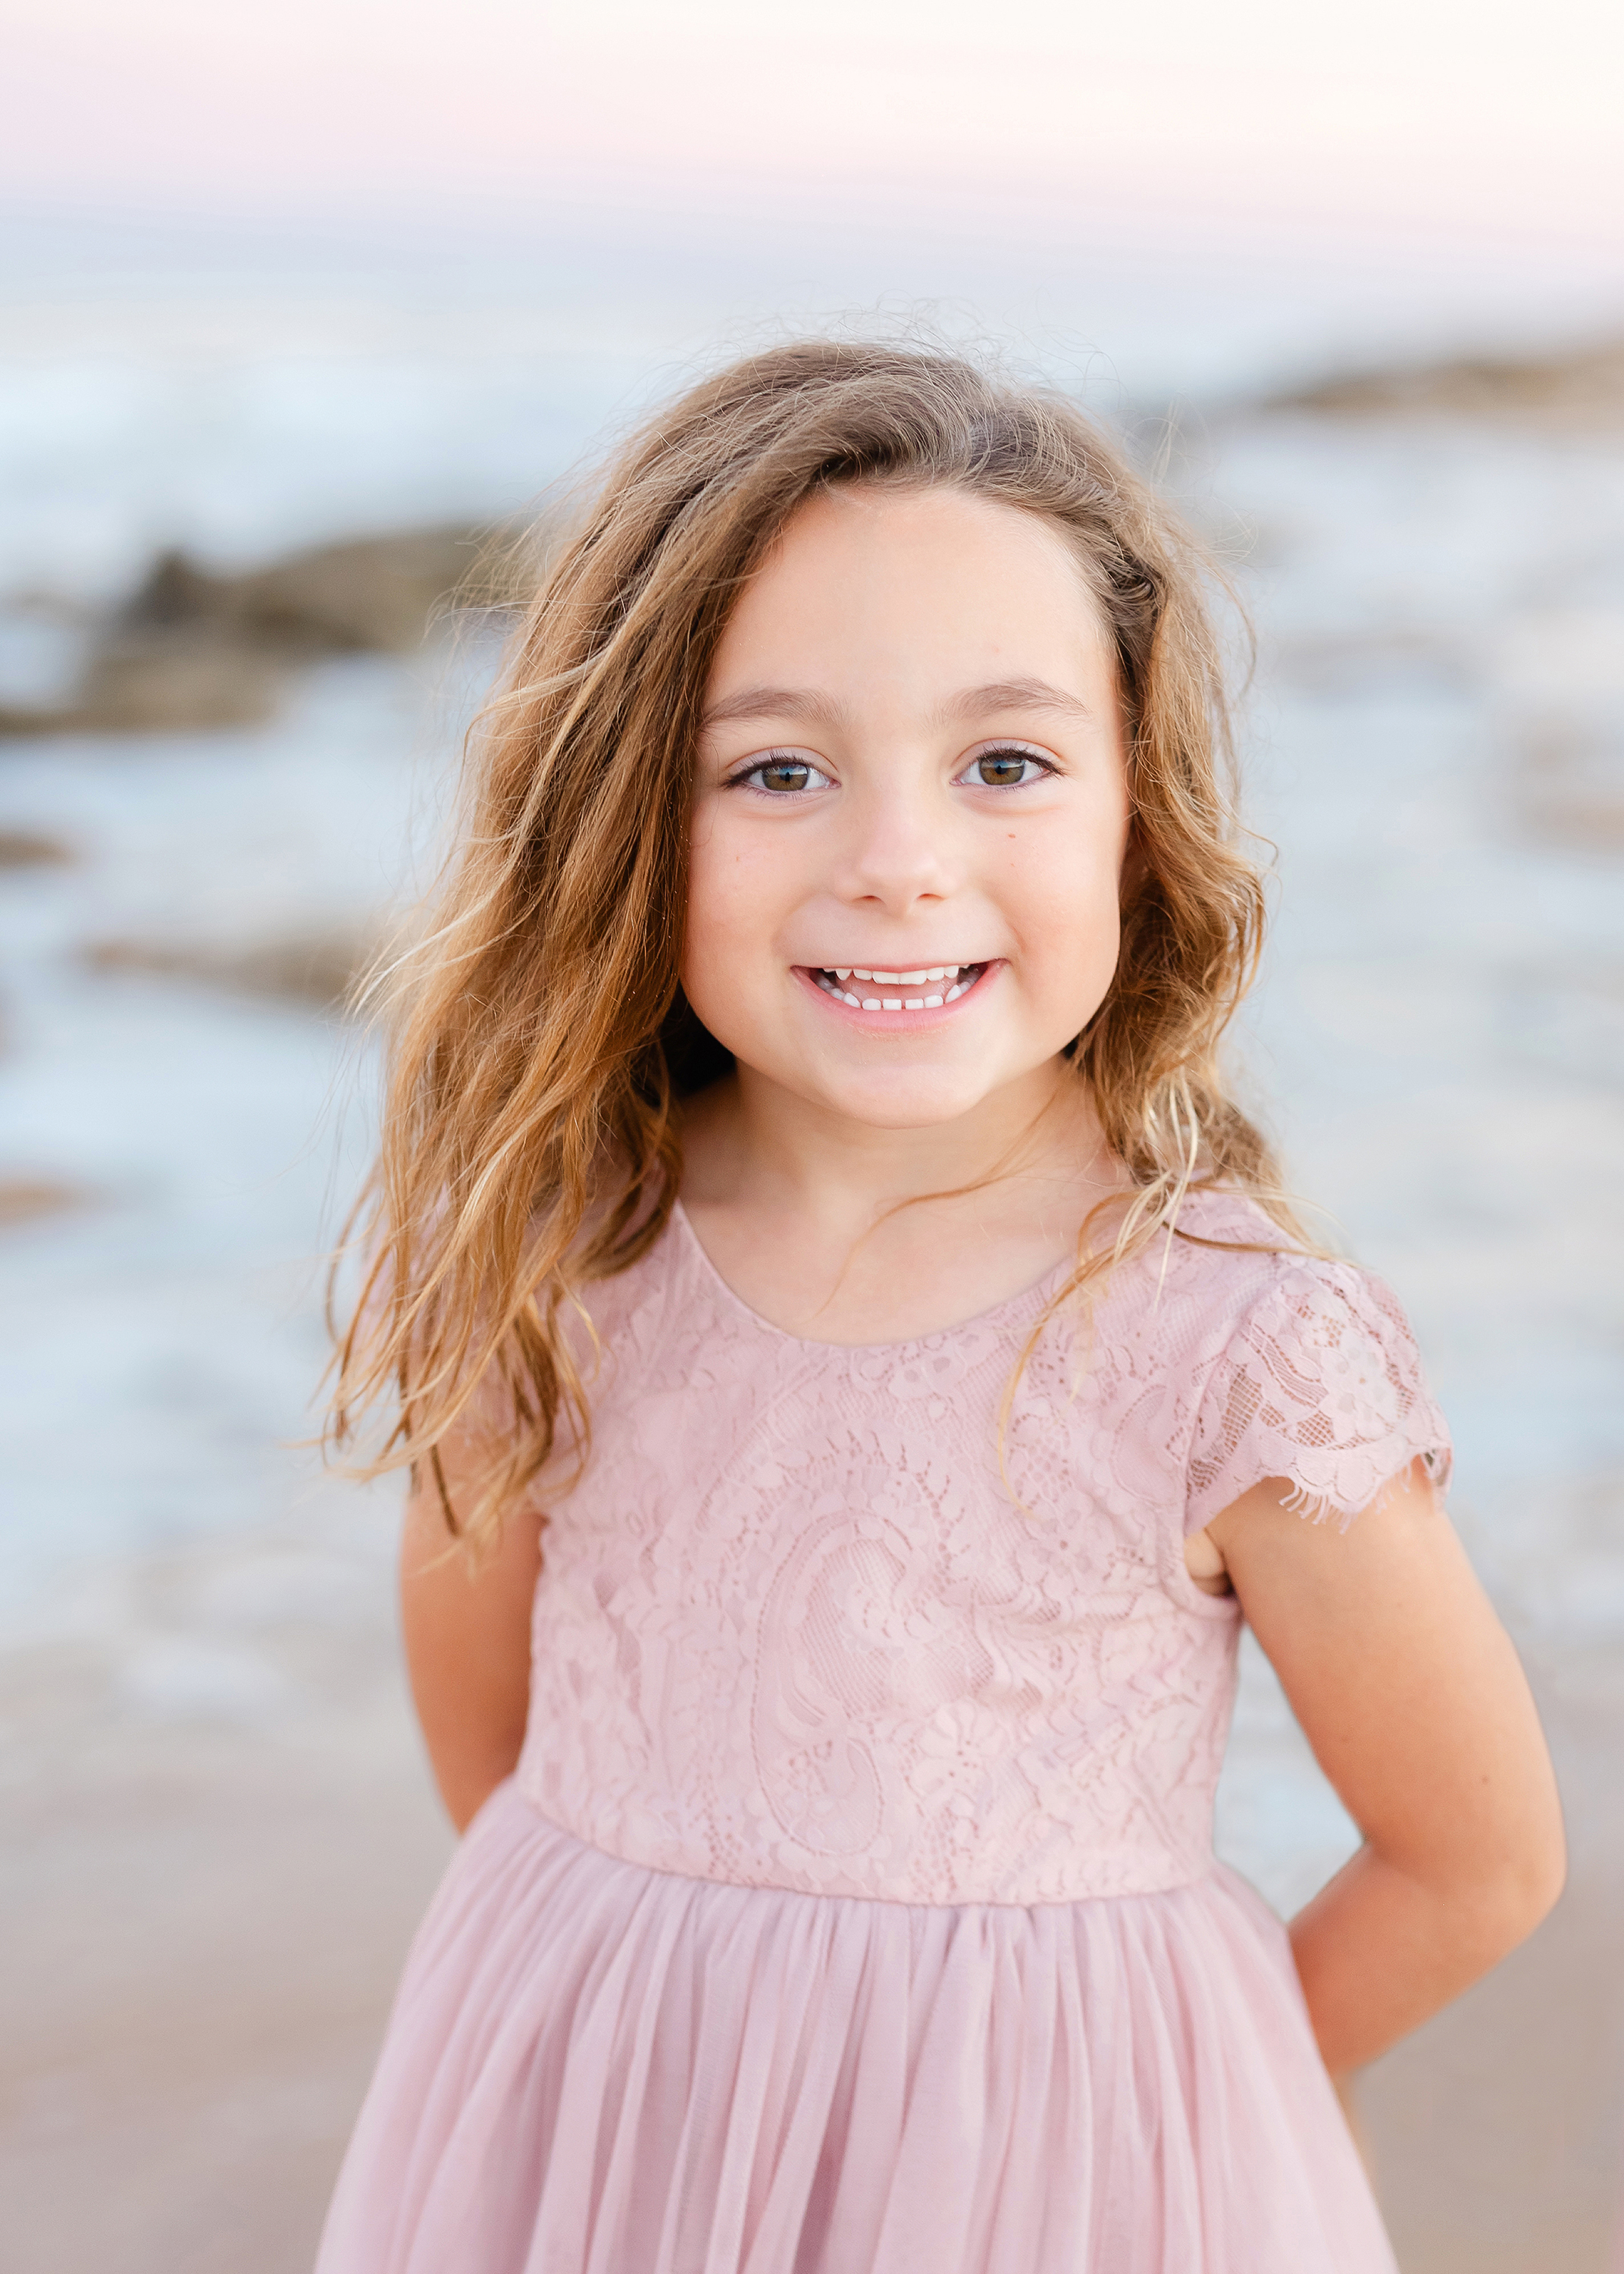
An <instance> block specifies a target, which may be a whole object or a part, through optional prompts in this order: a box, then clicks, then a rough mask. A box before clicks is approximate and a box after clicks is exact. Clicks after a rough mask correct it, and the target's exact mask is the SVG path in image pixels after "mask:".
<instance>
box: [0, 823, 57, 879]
mask: <svg viewBox="0 0 1624 2274" xmlns="http://www.w3.org/2000/svg"><path fill="white" fill-rule="evenodd" d="M73 858H74V855H73V853H72V851H71V847H68V846H66V845H64V844H63V843H62V842H61V840H59V839H58V838H55V837H41V836H38V835H36V833H35V832H34V831H33V830H32V829H0V869H65V868H66V867H68V865H69V864H70V863H71V861H72V860H73Z"/></svg>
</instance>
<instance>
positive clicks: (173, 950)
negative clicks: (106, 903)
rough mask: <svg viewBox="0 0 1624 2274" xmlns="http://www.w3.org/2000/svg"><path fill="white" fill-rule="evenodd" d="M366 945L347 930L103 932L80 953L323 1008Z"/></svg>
mask: <svg viewBox="0 0 1624 2274" xmlns="http://www.w3.org/2000/svg"><path fill="white" fill-rule="evenodd" d="M374 946H375V943H374V942H373V941H372V938H371V937H368V936H366V935H365V934H363V933H361V932H359V931H348V930H332V931H317V932H301V933H294V934H290V935H288V936H287V937H280V938H269V939H259V940H244V941H215V940H174V939H169V940H166V939H106V940H101V941H98V942H97V943H96V944H95V945H94V946H91V947H87V948H86V950H85V952H84V957H83V960H84V961H85V962H86V964H88V965H89V967H90V968H91V969H92V970H94V971H124V972H139V973H145V974H149V975H154V976H156V977H160V978H168V979H190V980H198V981H200V982H201V983H203V984H204V985H205V986H208V987H222V988H228V989H229V990H231V991H232V992H233V993H236V994H244V995H264V996H269V997H272V998H274V999H276V1000H279V1001H282V1002H290V1003H304V1004H308V1005H313V1006H314V1007H315V1008H316V1009H318V1010H324V1011H328V1010H342V1009H343V1008H345V1007H346V1006H347V1005H348V1003H349V1000H350V995H351V993H352V991H353V990H354V988H355V985H356V983H357V980H358V979H359V978H360V977H361V975H362V974H363V973H364V972H365V970H366V968H367V967H368V965H369V964H370V963H371V961H372V954H373V952H374Z"/></svg>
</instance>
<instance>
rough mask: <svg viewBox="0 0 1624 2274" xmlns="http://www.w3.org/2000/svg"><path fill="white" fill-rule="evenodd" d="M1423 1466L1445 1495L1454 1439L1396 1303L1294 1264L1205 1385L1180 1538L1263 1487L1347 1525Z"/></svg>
mask: <svg viewBox="0 0 1624 2274" xmlns="http://www.w3.org/2000/svg"><path fill="white" fill-rule="evenodd" d="M1417 1454H1420V1455H1421V1456H1422V1457H1423V1458H1424V1459H1425V1462H1426V1465H1427V1468H1428V1470H1429V1472H1431V1474H1432V1479H1433V1481H1434V1482H1435V1483H1436V1484H1438V1485H1439V1486H1440V1488H1441V1487H1445V1486H1447V1483H1448V1480H1449V1470H1450V1465H1451V1460H1452V1452H1451V1447H1450V1442H1449V1431H1448V1426H1447V1423H1446V1422H1445V1420H1444V1418H1443V1415H1442V1414H1441V1413H1440V1412H1439V1410H1438V1407H1437V1405H1436V1404H1434V1403H1433V1400H1432V1393H1431V1391H1430V1390H1429V1389H1428V1388H1427V1384H1426V1379H1425V1374H1423V1372H1422V1368H1421V1358H1420V1353H1419V1352H1418V1351H1417V1348H1416V1344H1415V1337H1414V1336H1413V1335H1412V1334H1411V1333H1410V1322H1409V1321H1408V1320H1407V1319H1406V1318H1405V1316H1404V1314H1403V1311H1402V1309H1401V1307H1400V1306H1399V1304H1398V1301H1397V1299H1396V1298H1395V1296H1394V1294H1393V1292H1392V1291H1391V1290H1390V1289H1389V1288H1388V1287H1387V1286H1386V1285H1385V1284H1383V1282H1382V1281H1381V1280H1380V1279H1378V1278H1376V1277H1375V1276H1373V1275H1372V1273H1370V1272H1366V1271H1358V1270H1356V1269H1353V1268H1352V1267H1351V1266H1350V1265H1349V1264H1344V1263H1321V1262H1319V1261H1313V1260H1312V1259H1309V1258H1303V1259H1300V1260H1294V1261H1292V1262H1291V1263H1290V1264H1289V1265H1288V1266H1286V1267H1285V1268H1283V1269H1282V1270H1281V1272H1280V1274H1279V1276H1277V1277H1276V1278H1275V1279H1274V1283H1273V1284H1271V1285H1270V1286H1269V1287H1268V1288H1267V1290H1266V1291H1264V1292H1263V1293H1262V1294H1261V1295H1259V1297H1258V1299H1256V1300H1255V1301H1254V1302H1253V1303H1252V1305H1251V1306H1250V1307H1249V1308H1248V1309H1247V1311H1246V1312H1245V1314H1244V1316H1243V1317H1242V1319H1241V1321H1240V1322H1239V1324H1238V1325H1237V1327H1236V1329H1235V1330H1234V1333H1233V1334H1232V1335H1231V1337H1230V1338H1229V1344H1228V1345H1227V1347H1226V1348H1225V1350H1224V1352H1223V1355H1222V1357H1221V1358H1220V1359H1219V1360H1218V1363H1217V1364H1216V1366H1215V1367H1214V1368H1213V1370H1212V1373H1211V1374H1210V1375H1209V1376H1208V1379H1207V1388H1206V1392H1205V1395H1204V1396H1203V1397H1202V1400H1201V1404H1200V1406H1199V1411H1198V1412H1197V1416H1196V1423H1195V1431H1194V1435H1193V1438H1192V1447H1191V1457H1190V1471H1189V1493H1188V1498H1187V1501H1186V1504H1185V1528H1186V1530H1187V1531H1189V1532H1199V1531H1200V1529H1201V1528H1202V1526H1203V1525H1207V1524H1210V1523H1211V1521H1212V1519H1213V1517H1215V1516H1216V1515H1217V1514H1218V1512H1219V1510H1221V1509H1224V1508H1227V1507H1228V1506H1229V1503H1230V1502H1231V1501H1234V1500H1238V1499H1239V1497H1240V1495H1242V1494H1243V1493H1244V1492H1247V1491H1249V1490H1250V1489H1251V1487H1252V1486H1253V1485H1256V1484H1260V1483H1261V1482H1262V1481H1263V1480H1264V1478H1266V1477H1283V1478H1284V1479H1285V1480H1286V1481H1287V1482H1288V1483H1289V1485H1290V1486H1291V1487H1292V1501H1291V1503H1290V1504H1291V1505H1292V1506H1293V1507H1294V1508H1295V1509H1296V1510H1297V1512H1298V1513H1299V1514H1300V1515H1304V1516H1312V1517H1313V1519H1314V1521H1315V1522H1316V1523H1321V1522H1323V1521H1324V1519H1325V1518H1326V1517H1327V1516H1330V1515H1331V1514H1333V1513H1335V1514H1336V1515H1338V1516H1340V1517H1342V1521H1343V1523H1344V1525H1345V1524H1347V1523H1349V1522H1350V1521H1351V1520H1352V1518H1353V1517H1355V1516H1357V1513H1358V1512H1359V1510H1361V1509H1363V1508H1368V1507H1369V1506H1370V1504H1371V1502H1372V1501H1374V1500H1375V1499H1377V1498H1378V1497H1379V1496H1380V1493H1381V1492H1382V1490H1383V1488H1384V1487H1386V1486H1387V1485H1389V1484H1391V1483H1392V1482H1393V1480H1394V1479H1395V1478H1396V1477H1397V1476H1398V1475H1399V1474H1400V1473H1401V1472H1402V1471H1403V1470H1404V1469H1406V1468H1408V1467H1409V1465H1410V1462H1411V1461H1412V1460H1413V1459H1414V1458H1415V1457H1416V1456H1417Z"/></svg>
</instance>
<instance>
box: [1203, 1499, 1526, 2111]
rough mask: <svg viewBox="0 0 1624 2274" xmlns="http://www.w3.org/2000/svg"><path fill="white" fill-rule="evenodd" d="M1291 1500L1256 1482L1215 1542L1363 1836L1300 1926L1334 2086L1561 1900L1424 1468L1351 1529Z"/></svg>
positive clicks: (1521, 1689)
mask: <svg viewBox="0 0 1624 2274" xmlns="http://www.w3.org/2000/svg"><path fill="white" fill-rule="evenodd" d="M1287 1490H1288V1487H1286V1486H1285V1485H1284V1484H1282V1483H1278V1482H1275V1481H1273V1480H1271V1481H1268V1482H1266V1483H1264V1484H1261V1485H1259V1486H1257V1487H1254V1489H1253V1490H1252V1491H1251V1492H1249V1493H1246V1494H1244V1495H1243V1496H1242V1498H1241V1499H1239V1500H1237V1501H1236V1502H1233V1503H1232V1505H1231V1506H1230V1507H1229V1508H1227V1509H1226V1510H1224V1511H1223V1513H1222V1515H1221V1516H1220V1517H1216V1518H1215V1519H1214V1522H1213V1523H1212V1525H1210V1526H1209V1527H1208V1529H1209V1533H1210V1536H1211V1537H1212V1539H1213V1540H1214V1542H1215V1543H1216V1545H1217V1547H1218V1548H1219V1550H1220V1552H1221V1554H1222V1556H1223V1560H1224V1563H1225V1565H1226V1567H1227V1569H1228V1570H1229V1577H1230V1580H1231V1582H1232V1584H1233V1585H1234V1588H1235V1592H1236V1593H1237V1596H1238V1597H1239V1599H1240V1603H1241V1608H1242V1609H1243V1610H1244V1612H1245V1615H1246V1617H1247V1619H1248V1621H1249V1622H1250V1623H1251V1625H1252V1630H1253V1631H1254V1633H1255V1634H1256V1635H1257V1638H1258V1640H1259V1642H1260V1643H1261V1644H1262V1645H1263V1648H1264V1650H1265V1651H1266V1652H1267V1654H1268V1657H1269V1658H1270V1660H1272V1662H1273V1664H1274V1668H1275V1671H1276V1672H1277V1673H1278V1675H1280V1679H1281V1682H1282V1685H1283V1687H1284V1689H1285V1692H1286V1695H1287V1697H1288V1698H1289V1699H1290V1701H1291V1705H1292V1707H1293V1709H1294V1711H1295V1712H1296V1714H1297V1720H1298V1721H1300V1723H1301V1724H1302V1727H1303V1729H1304V1733H1305V1735H1306V1736H1307V1738H1308V1741H1309V1743H1310V1744H1311V1745H1312V1747H1313V1751H1314V1756H1315V1758H1316V1759H1317V1760H1318V1761H1319V1766H1320V1767H1321V1768H1322V1769H1323V1770H1324V1771H1325V1773H1326V1774H1327V1777H1328V1778H1329V1779H1330V1781H1331V1782H1332V1784H1333V1785H1334V1786H1335V1788H1336V1790H1337V1792H1338V1793H1339V1794H1340V1795H1341V1796H1342V1802H1343V1803H1344V1805H1345V1806H1346V1808H1347V1810H1348V1811H1349V1813H1350V1816H1351V1817H1352V1818H1353V1819H1354V1821H1355V1823H1356V1824H1357V1825H1358V1826H1359V1828H1360V1830H1361V1831H1362V1832H1363V1833H1364V1834H1365V1845H1364V1847H1363V1848H1361V1849H1360V1850H1359V1852H1358V1854H1357V1856H1354V1857H1353V1859H1352V1860H1351V1862H1350V1863H1349V1864H1346V1865H1345V1866H1344V1868H1343V1869H1342V1871H1339V1872H1338V1873H1337V1874H1336V1876H1335V1879H1332V1880H1331V1881H1330V1882H1329V1884H1328V1885H1327V1886H1325V1887H1322V1888H1321V1889H1320V1891H1319V1894H1317V1895H1316V1896H1315V1897H1314V1899H1313V1901H1312V1902H1311V1903H1309V1904H1308V1905H1307V1907H1306V1909H1304V1910H1302V1911H1300V1912H1299V1913H1298V1915H1297V1917H1296V1918H1295V1919H1294V1920H1293V1922H1292V1924H1291V1942H1292V1948H1293V1951H1294V1953H1295V1954H1296V1958H1297V1971H1298V1973H1299V1974H1300V1976H1301V1977H1302V1982H1303V1988H1304V1992H1305V1994H1306V1997H1307V1999H1308V2010H1309V2014H1310V2016H1311V2018H1312V2022H1313V2026H1314V2032H1315V2035H1316V2037H1318V2039H1319V2050H1320V2052H1321V2054H1322V2056H1323V2057H1324V2059H1325V2064H1326V2067H1327V2068H1328V2069H1329V2070H1330V2071H1331V2072H1332V2074H1334V2075H1336V2074H1343V2073H1345V2072H1346V2071H1348V2070H1350V2069H1354V2068H1357V2067H1361V2066H1362V2065H1363V2064H1364V2063H1365V2061H1368V2060H1372V2059H1374V2058H1375V2056H1376V2055H1377V2054H1378V2053H1380V2052H1384V2051H1385V2050H1386V2049H1387V2046H1388V2045H1390V2044H1393V2043H1394V2041H1395V2039H1396V2038H1398V2037H1402V2036H1403V2035H1404V2034H1405V2032H1406V2031H1407V2030H1410V2029H1414V2028H1416V2027H1417V2024H1418V2023H1419V2022H1424V2021H1425V2020H1426V2018H1427V2016H1428V2015H1429V2014H1433V2013H1435V2012H1436V2011H1437V2010H1438V2008H1439V2007H1440V2006H1443V2005H1445V2004H1447V2002H1448V2000H1449V1999H1451V1998H1454V1997H1455V1996H1456V1995H1457V1994H1458V1993H1459V1992H1461V1991H1462V1990H1464V1989H1465V1988H1466V1986H1467V1985H1468V1984H1469V1983H1471V1982H1474V1981H1476V1980H1477V1977H1478V1976H1479V1975H1480V1974H1485V1973H1487V1971H1488V1970H1489V1969H1490V1968H1491V1967H1492V1966H1493V1965H1495V1964H1497V1963H1498V1962H1499V1961H1500V1959H1502V1958H1503V1957H1504V1956H1505V1955H1506V1954H1507V1951H1509V1950H1512V1949H1514V1948H1515V1946H1516V1945H1517V1944H1518V1943H1519V1942H1521V1941H1522V1939H1523V1937H1524V1936H1525V1935H1528V1934H1530V1933H1531V1932H1532V1931H1533V1929H1534V1928H1535V1927H1536V1926H1537V1925H1538V1924H1539V1921H1540V1920H1541V1919H1542V1918H1543V1917H1544V1916H1545V1913H1546V1912H1547V1911H1548V1910H1549V1909H1550V1908H1551V1906H1552V1904H1553V1902H1554V1901H1556V1898H1557V1896H1558V1895H1559V1894H1560V1892H1561V1886H1562V1875H1563V1867H1564V1849H1563V1839H1562V1821H1561V1813H1560V1806H1559V1803H1558V1800H1557V1794H1556V1784H1555V1780H1554V1778H1553V1773H1552V1769H1551V1761H1550V1756H1549V1754H1548V1753H1547V1751H1546V1750H1545V1739H1544V1736H1542V1734H1541V1732H1540V1728H1539V1722H1538V1717H1537V1715H1536V1713H1535V1711H1534V1703H1533V1699H1532V1698H1531V1697H1530V1694H1529V1688H1528V1683H1527V1682H1526V1680H1525V1679H1524V1676H1523V1673H1522V1667H1521V1666H1520V1664H1519V1663H1518V1660H1517V1656H1516V1653H1515V1651H1514V1649H1513V1648H1512V1645H1511V1642H1510V1638H1509V1637H1508V1636H1507V1633H1506V1631H1505V1630H1504V1628H1503V1627H1502V1626H1501V1625H1500V1622H1499V1620H1498V1619H1497V1618H1496V1617H1495V1615H1494V1613H1493V1611H1492V1609H1491V1608H1490V1607H1489V1603H1488V1600H1487V1598H1486V1597H1485V1594H1484V1593H1483V1590H1482V1588H1481V1587H1480V1586H1479V1585H1478V1584H1477V1579H1476V1577H1474V1576H1473V1573H1472V1570H1471V1566H1470V1564H1469V1563H1468V1562H1467V1560H1466V1556H1465V1553H1464V1551H1463V1550H1462V1547H1461V1544H1460V1541H1459V1540H1458V1539H1457V1538H1456V1536H1455V1531H1454V1529H1453V1527H1452V1526H1451V1525H1450V1523H1449V1520H1448V1518H1447V1516H1446V1515H1445V1514H1444V1512H1443V1510H1442V1508H1441V1507H1440V1505H1439V1502H1438V1500H1437V1496H1436V1495H1435V1494H1434V1493H1433V1491H1432V1486H1431V1484H1430V1482H1429V1481H1428V1480H1427V1477H1426V1474H1425V1470H1424V1469H1423V1467H1422V1466H1421V1465H1420V1463H1419V1462H1417V1464H1416V1465H1414V1466H1413V1467H1412V1468H1411V1470H1410V1472H1409V1474H1408V1476H1407V1477H1406V1478H1405V1479H1404V1480H1403V1481H1402V1485H1401V1486H1399V1487H1395V1489H1394V1491H1393V1492H1392V1494H1391V1495H1390V1497H1389V1498H1388V1499H1387V1501H1386V1502H1385V1504H1380V1505H1378V1506H1375V1507H1372V1508H1369V1509H1366V1510H1365V1512H1364V1514H1363V1515H1362V1516H1360V1517H1358V1519H1357V1522H1355V1523H1354V1524H1353V1525H1350V1527H1349V1529H1348V1530H1347V1531H1346V1532H1340V1531H1338V1530H1337V1528H1336V1526H1335V1521H1333V1522H1331V1523H1328V1524H1323V1525H1313V1524H1309V1523H1306V1522H1304V1519H1303V1518H1302V1517H1298V1516H1294V1515H1292V1514H1291V1513H1290V1512H1289V1510H1286V1509H1285V1508H1284V1507H1283V1506H1282V1502H1283V1501H1284V1499H1285V1497H1286V1494H1287Z"/></svg>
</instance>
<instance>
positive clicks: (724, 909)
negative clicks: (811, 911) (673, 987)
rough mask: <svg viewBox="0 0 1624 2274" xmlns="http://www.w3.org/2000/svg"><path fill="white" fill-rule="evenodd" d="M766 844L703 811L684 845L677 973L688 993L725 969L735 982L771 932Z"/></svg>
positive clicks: (770, 885)
mask: <svg viewBox="0 0 1624 2274" xmlns="http://www.w3.org/2000/svg"><path fill="white" fill-rule="evenodd" d="M764 850H765V848H763V847H761V846H760V845H759V844H753V843H751V842H749V841H748V837H747V836H745V835H744V834H742V833H741V832H737V831H733V830H730V829H729V828H728V826H727V822H726V816H725V815H713V814H702V816H701V817H700V818H699V820H698V821H697V822H696V824H695V830H694V835H693V840H692V842H691V844H690V846H689V848H688V915H687V921H686V923H685V926H684V931H683V943H682V978H683V984H684V986H685V987H686V988H687V990H688V994H689V996H690V998H692V997H693V996H694V994H695V990H696V989H698V990H704V989H705V988H706V987H707V986H708V985H710V984H711V983H715V981H716V980H717V979H718V976H719V975H720V974H721V973H723V972H724V971H727V972H729V973H730V974H731V980H730V984H732V985H733V986H735V987H736V986H737V985H738V984H739V983H740V982H741V980H742V978H743V976H744V975H745V974H746V973H748V970H749V969H751V968H753V967H754V964H755V961H756V956H754V955H746V954H745V953H744V952H745V951H747V950H750V949H754V950H756V953H757V954H759V951H760V949H761V947H762V945H763V942H764V941H765V940H767V939H769V938H771V934H772V930H773V924H774V918H775V915H776V899H777V895H776V894H775V892H774V889H773V876H772V869H771V863H770V862H768V861H766V860H764V859H763V857H762V856H763V851H764Z"/></svg>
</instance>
